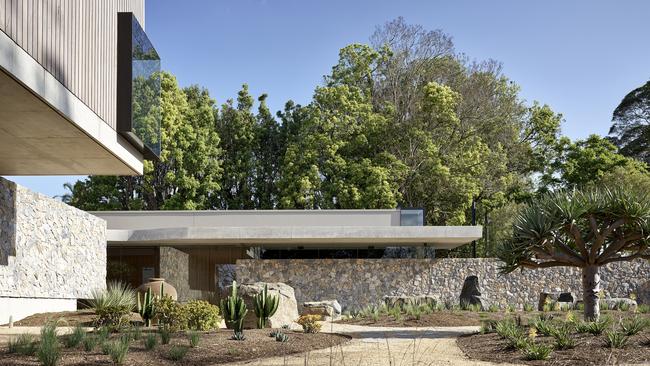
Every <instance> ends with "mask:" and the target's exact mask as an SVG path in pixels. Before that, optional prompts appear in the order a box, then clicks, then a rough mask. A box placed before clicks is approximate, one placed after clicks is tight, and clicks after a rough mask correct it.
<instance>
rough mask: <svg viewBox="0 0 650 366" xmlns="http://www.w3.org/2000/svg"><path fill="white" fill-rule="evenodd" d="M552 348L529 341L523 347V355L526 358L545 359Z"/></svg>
mask: <svg viewBox="0 0 650 366" xmlns="http://www.w3.org/2000/svg"><path fill="white" fill-rule="evenodd" d="M552 351H553V350H552V349H551V347H549V346H546V345H544V344H541V343H535V342H530V343H528V345H527V346H526V348H524V357H525V358H526V359H527V360H546V359H548V357H549V356H550V355H551V352H552Z"/></svg>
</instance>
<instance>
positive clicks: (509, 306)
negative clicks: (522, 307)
mask: <svg viewBox="0 0 650 366" xmlns="http://www.w3.org/2000/svg"><path fill="white" fill-rule="evenodd" d="M506 309H507V310H508V312H510V313H514V312H516V311H517V308H516V307H515V306H514V305H508V306H507V307H506Z"/></svg>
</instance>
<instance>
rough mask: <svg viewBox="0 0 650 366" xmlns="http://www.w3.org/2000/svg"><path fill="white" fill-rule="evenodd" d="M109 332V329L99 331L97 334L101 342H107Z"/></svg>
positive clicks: (103, 328)
mask: <svg viewBox="0 0 650 366" xmlns="http://www.w3.org/2000/svg"><path fill="white" fill-rule="evenodd" d="M108 332H109V329H108V327H101V328H99V330H98V332H97V337H99V340H100V341H101V342H104V341H105V340H107V339H108Z"/></svg>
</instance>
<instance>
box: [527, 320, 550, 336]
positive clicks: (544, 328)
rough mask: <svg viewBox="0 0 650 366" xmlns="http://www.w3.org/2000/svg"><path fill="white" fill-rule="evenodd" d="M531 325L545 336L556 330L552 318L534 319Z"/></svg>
mask: <svg viewBox="0 0 650 366" xmlns="http://www.w3.org/2000/svg"><path fill="white" fill-rule="evenodd" d="M530 325H531V326H533V327H535V328H536V329H537V330H538V331H539V332H540V333H541V334H543V335H545V336H550V335H551V334H553V332H554V331H556V328H555V327H554V326H553V324H551V321H550V320H546V319H542V318H540V317H538V318H536V319H535V320H533V321H532V322H531V324H530Z"/></svg>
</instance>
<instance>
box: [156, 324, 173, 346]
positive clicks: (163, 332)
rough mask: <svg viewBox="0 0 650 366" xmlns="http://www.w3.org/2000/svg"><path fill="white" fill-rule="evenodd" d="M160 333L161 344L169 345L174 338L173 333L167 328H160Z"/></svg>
mask: <svg viewBox="0 0 650 366" xmlns="http://www.w3.org/2000/svg"><path fill="white" fill-rule="evenodd" d="M158 333H160V343H162V344H168V343H169V340H170V339H171V337H172V332H171V330H170V329H169V328H167V327H160V330H159V331H158Z"/></svg>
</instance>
